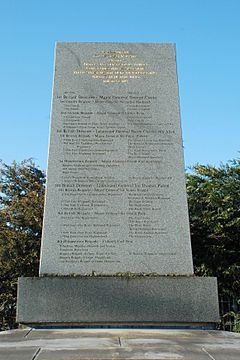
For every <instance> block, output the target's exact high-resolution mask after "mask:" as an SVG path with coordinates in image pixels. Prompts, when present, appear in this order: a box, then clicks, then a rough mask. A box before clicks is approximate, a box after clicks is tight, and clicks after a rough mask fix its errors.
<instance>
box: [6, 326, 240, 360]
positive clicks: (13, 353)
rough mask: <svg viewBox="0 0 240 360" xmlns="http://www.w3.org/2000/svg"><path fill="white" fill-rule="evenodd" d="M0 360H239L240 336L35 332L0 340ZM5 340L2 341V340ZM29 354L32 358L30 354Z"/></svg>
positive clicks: (192, 332)
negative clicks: (21, 337)
mask: <svg viewBox="0 0 240 360" xmlns="http://www.w3.org/2000/svg"><path fill="white" fill-rule="evenodd" d="M3 334H4V332H3V333H1V332H0V359H1V360H33V359H35V360H79V359H95V360H103V359H116V360H117V359H119V360H123V359H125V360H129V359H135V360H136V359H138V360H143V359H148V360H156V359H159V360H167V359H174V360H207V359H212V360H213V359H214V360H239V357H240V341H239V340H240V334H234V333H229V332H224V331H196V330H152V329H151V330H149V329H144V330H129V329H128V330H127V329H121V330H120V329H119V330H117V329H98V330H96V329H84V330H83V329H68V330H66V329H65V330H64V329H61V330H59V329H54V330H44V331H43V330H36V329H33V330H31V331H30V332H29V334H28V335H27V336H26V337H25V338H23V339H19V341H14V342H13V341H11V333H10V334H8V339H9V341H7V340H6V341H5V340H4V341H3V342H2V341H1V339H2V335H3ZM5 339H6V338H5ZM31 352H32V355H31Z"/></svg>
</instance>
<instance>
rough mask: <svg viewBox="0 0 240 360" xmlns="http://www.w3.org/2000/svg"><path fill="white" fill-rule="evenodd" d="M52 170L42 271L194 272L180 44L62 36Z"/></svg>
mask: <svg viewBox="0 0 240 360" xmlns="http://www.w3.org/2000/svg"><path fill="white" fill-rule="evenodd" d="M47 175H48V180H47V192H46V193H47V196H46V206H45V214H44V226H43V243H42V255H41V267H40V274H46V273H47V274H49V273H53V274H63V275H65V274H73V273H76V274H91V273H92V272H94V273H98V274H115V273H117V272H135V273H152V272H156V273H159V274H170V273H171V274H172V273H175V274H189V273H192V261H191V248H190V237H189V227H188V216H187V201H186V191H185V180H184V166H183V157H182V140H181V129H180V119H179V107H178V89H177V79H176V64H175V49H174V46H172V45H164V44H163V45H160V44H121V43H119V44H117V43H115V44H109V43H104V44H98V43H93V44H88V43H86V44H84V43H83V44H79V43H60V44H58V45H57V49H56V67H55V77H54V91H53V102H52V122H51V136H50V149H49V162H48V173H47ZM186 256H187V261H185V260H184V261H183V259H185V257H186Z"/></svg>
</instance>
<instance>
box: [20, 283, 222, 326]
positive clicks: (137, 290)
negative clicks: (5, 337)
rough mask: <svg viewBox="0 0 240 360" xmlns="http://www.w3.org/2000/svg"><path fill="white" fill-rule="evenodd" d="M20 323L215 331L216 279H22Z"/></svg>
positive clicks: (217, 315) (216, 311)
mask: <svg viewBox="0 0 240 360" xmlns="http://www.w3.org/2000/svg"><path fill="white" fill-rule="evenodd" d="M17 321H18V322H20V323H26V324H31V325H33V324H38V325H41V324H42V325H44V324H58V325H62V324H65V325H71V324H78V325H79V324H91V325H94V324H123V325H124V324H128V325H131V324H132V325H133V324H134V325H135V326H137V325H149V324H150V325H151V324H153V325H164V324H165V325H172V326H186V325H189V324H190V325H195V326H210V327H211V326H212V325H213V323H216V322H218V321H219V313H218V301H217V283H216V279H215V278H205V277H202V278H200V277H199V278H198V277H156V278H155V277H145V278H144V277H141V278H129V279H127V278H116V277H76V278H72V277H71V278H68V277H62V278H60V277H52V278H47V277H42V278H20V279H19V287H18V310H17Z"/></svg>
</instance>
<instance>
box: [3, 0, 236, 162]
mask: <svg viewBox="0 0 240 360" xmlns="http://www.w3.org/2000/svg"><path fill="white" fill-rule="evenodd" d="M0 34H1V35H0V37H1V56H0V78H1V85H0V98H1V106H0V125H1V128H0V129H1V130H0V134H1V136H0V158H1V159H2V160H3V161H4V162H7V163H10V162H11V161H12V160H17V161H21V160H23V159H27V158H30V157H32V158H34V160H35V162H36V164H38V165H39V166H40V167H41V168H43V169H45V168H46V163H47V150H48V131H49V119H50V105H51V92H52V77H53V57H54V44H55V42H56V41H125V42H134V41H136V42H174V43H176V46H177V67H178V77H179V92H180V102H181V103H180V106H181V117H182V128H183V140H184V148H185V163H186V166H190V165H193V164H195V163H201V164H213V165H219V164H220V162H223V163H225V162H227V161H228V160H230V159H232V158H237V157H240V153H239V151H240V70H239V69H240V1H239V0H128V1H126V0H118V1H114V0H111V1H109V0H98V1H97V0H89V1H81V0H41V1H40V0H0Z"/></svg>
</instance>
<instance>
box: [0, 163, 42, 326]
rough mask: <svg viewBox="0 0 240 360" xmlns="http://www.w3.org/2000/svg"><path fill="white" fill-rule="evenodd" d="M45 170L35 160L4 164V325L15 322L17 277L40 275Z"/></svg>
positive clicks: (0, 181) (0, 254)
mask: <svg viewBox="0 0 240 360" xmlns="http://www.w3.org/2000/svg"><path fill="white" fill-rule="evenodd" d="M44 184H45V174H44V173H43V172H42V171H41V170H39V169H38V168H37V167H36V166H35V164H34V163H33V162H32V161H31V160H27V161H23V162H21V163H20V164H17V163H16V162H13V164H12V165H10V166H8V165H6V164H4V163H1V168H0V329H6V328H13V327H14V326H15V311H16V294H17V278H18V277H19V276H37V274H38V265H39V248H40V239H41V230H42V215H43V204H44Z"/></svg>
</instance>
